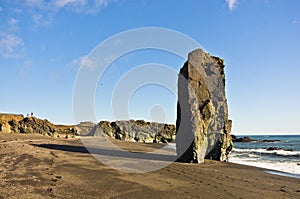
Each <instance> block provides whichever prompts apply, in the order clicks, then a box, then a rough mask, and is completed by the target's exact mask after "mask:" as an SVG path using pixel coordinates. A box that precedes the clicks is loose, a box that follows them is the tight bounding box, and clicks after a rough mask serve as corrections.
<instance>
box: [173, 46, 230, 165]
mask: <svg viewBox="0 0 300 199" xmlns="http://www.w3.org/2000/svg"><path fill="white" fill-rule="evenodd" d="M224 67H225V66H224V62H223V60H222V59H220V58H218V57H214V56H211V55H209V54H208V53H206V52H204V51H203V50H201V49H197V50H195V51H193V52H191V53H190V54H189V56H188V60H187V62H186V63H185V64H184V66H183V67H182V68H181V70H180V73H179V76H178V104H177V121H176V150H177V155H178V161H181V162H193V163H201V162H203V161H204V158H209V159H214V160H219V161H227V160H228V155H229V153H230V151H231V149H232V141H231V136H230V131H231V125H232V122H231V120H228V106H227V99H226V95H225V74H224Z"/></svg>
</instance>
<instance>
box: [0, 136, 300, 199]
mask: <svg viewBox="0 0 300 199" xmlns="http://www.w3.org/2000/svg"><path fill="white" fill-rule="evenodd" d="M115 143H117V144H118V145H119V146H121V147H122V148H124V149H128V150H130V151H137V152H138V151H149V150H150V151H151V150H152V147H156V148H157V147H160V146H161V145H159V144H156V145H155V144H141V143H130V142H126V143H125V142H118V141H115ZM44 145H45V146H49V145H55V146H60V145H61V146H66V145H67V146H68V147H67V148H68V149H70V147H71V148H72V149H73V148H74V149H78V147H79V148H82V147H81V146H82V143H81V141H80V140H78V139H77V140H62V139H54V138H49V137H44V136H41V135H20V134H18V135H17V134H14V135H11V134H0V177H1V181H0V198H300V179H297V178H289V177H284V176H278V175H272V174H268V173H265V172H262V169H259V168H254V167H248V166H242V165H237V164H232V163H223V162H216V161H206V162H205V163H204V164H200V165H197V164H184V163H172V164H171V165H169V166H167V167H165V168H163V169H161V170H157V171H154V172H150V173H143V174H130V173H124V172H121V171H117V170H114V169H111V168H109V167H107V166H105V165H103V164H102V163H100V162H99V161H97V160H96V159H95V158H94V157H93V156H92V155H90V154H89V153H86V152H84V151H80V150H57V149H49V147H48V148H47V147H42V146H44ZM69 145H71V146H69ZM120 161H122V160H120Z"/></svg>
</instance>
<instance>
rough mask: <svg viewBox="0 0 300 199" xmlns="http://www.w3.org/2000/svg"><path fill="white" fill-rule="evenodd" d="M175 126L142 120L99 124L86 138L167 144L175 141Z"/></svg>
mask: <svg viewBox="0 0 300 199" xmlns="http://www.w3.org/2000/svg"><path fill="white" fill-rule="evenodd" d="M175 134H176V131H175V126H174V125H171V124H162V123H156V122H145V121H144V120H129V121H116V122H108V121H101V122H99V123H98V124H97V125H96V126H95V127H94V128H93V130H92V131H91V132H90V133H89V134H88V136H109V137H112V138H115V139H118V140H124V141H134V142H145V143H153V142H154V143H168V142H171V141H173V140H175Z"/></svg>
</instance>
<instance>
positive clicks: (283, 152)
mask: <svg viewBox="0 0 300 199" xmlns="http://www.w3.org/2000/svg"><path fill="white" fill-rule="evenodd" d="M233 151H234V152H238V153H261V154H275V155H280V156H299V157H300V151H286V150H283V149H279V150H267V149H237V148H234V149H233Z"/></svg>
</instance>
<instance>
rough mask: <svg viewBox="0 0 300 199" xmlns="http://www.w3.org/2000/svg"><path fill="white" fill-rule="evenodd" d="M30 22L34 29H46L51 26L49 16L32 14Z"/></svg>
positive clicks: (50, 16) (50, 17)
mask: <svg viewBox="0 0 300 199" xmlns="http://www.w3.org/2000/svg"><path fill="white" fill-rule="evenodd" d="M32 20H33V23H34V25H35V27H46V26H49V25H50V24H52V22H53V17H52V15H51V14H49V15H47V16H44V15H42V14H33V15H32Z"/></svg>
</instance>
